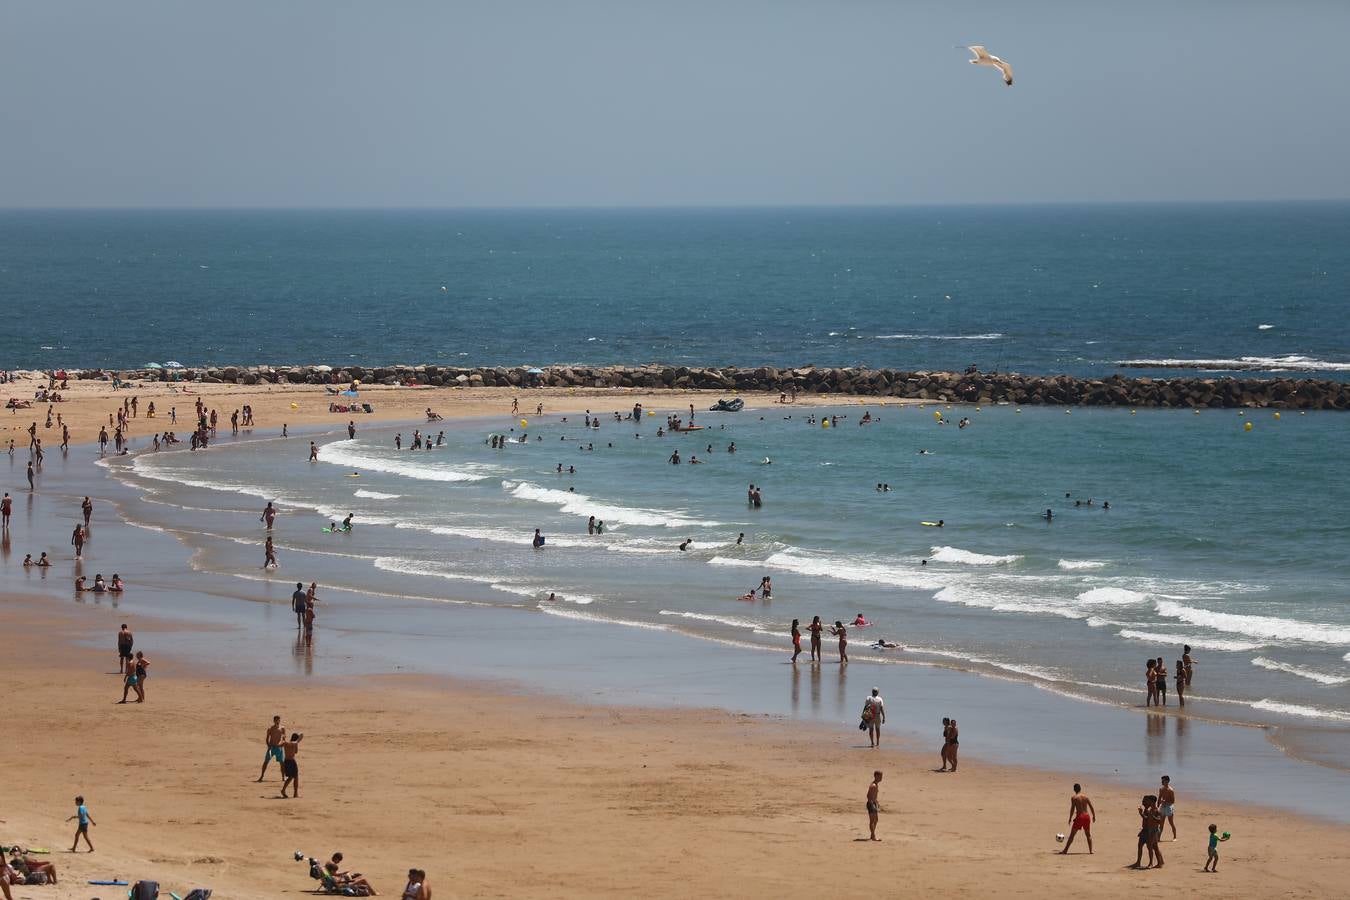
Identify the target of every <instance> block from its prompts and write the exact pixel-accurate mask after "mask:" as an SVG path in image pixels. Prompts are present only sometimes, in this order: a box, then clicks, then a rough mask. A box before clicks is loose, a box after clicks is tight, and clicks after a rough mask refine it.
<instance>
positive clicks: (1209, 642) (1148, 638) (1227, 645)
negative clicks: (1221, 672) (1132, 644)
mask: <svg viewBox="0 0 1350 900" xmlns="http://www.w3.org/2000/svg"><path fill="white" fill-rule="evenodd" d="M1089 624H1091V623H1089ZM1117 633H1118V634H1119V635H1120V636H1121V637H1123V638H1127V639H1128V640H1132V641H1142V642H1144V643H1146V644H1168V645H1172V644H1189V645H1190V646H1192V647H1195V648H1196V649H1198V650H1215V651H1219V652H1222V653H1242V652H1244V651H1247V650H1256V649H1259V648H1261V647H1264V646H1265V645H1264V644H1260V643H1257V642H1255V641H1225V640H1223V639H1222V638H1198V637H1192V636H1190V635H1187V634H1163V633H1160V632H1157V631H1138V630H1136V629H1133V628H1122V629H1121V630H1120V631H1119V632H1117Z"/></svg>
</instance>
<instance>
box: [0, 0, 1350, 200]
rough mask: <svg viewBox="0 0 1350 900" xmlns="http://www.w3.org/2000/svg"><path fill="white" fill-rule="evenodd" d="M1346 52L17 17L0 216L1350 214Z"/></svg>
mask: <svg viewBox="0 0 1350 900" xmlns="http://www.w3.org/2000/svg"><path fill="white" fill-rule="evenodd" d="M1347 34H1350V2H1346V0H1283V2H1275V0H1269V2H1262V3H1257V2H1247V0H1109V2H1099V0H1061V2H1037V0H965V2H960V0H945V2H941V3H939V2H923V3H920V2H904V0H711V2H704V0H663V2H654V0H479V2H472V3H470V2H457V0H440V2H420V0H368V2H361V3H356V2H341V0H266V2H253V0H229V2H211V3H200V2H183V0H160V2H148V0H116V2H110V0H89V2H67V0H31V2H30V0H0V129H3V131H2V132H0V206H477V205H507V206H516V205H525V206H559V205H562V206H574V205H581V206H614V205H675V204H688V205H740V204H854V203H867V204H892V203H898V204H906V203H972V202H975V203H978V202H1025V201H1030V202H1059V201H1078V200H1132V199H1175V200H1191V199H1200V200H1238V199H1274V198H1316V197H1337V198H1346V197H1350V174H1348V173H1350V112H1348V110H1350V71H1347V68H1346V65H1345V60H1344V55H1343V54H1342V53H1341V52H1339V51H1338V50H1337V47H1338V46H1339V44H1340V42H1341V41H1343V40H1344V38H1345V36H1346V35H1347ZM971 43H983V44H986V45H987V46H988V47H989V49H990V51H991V52H993V53H995V54H998V55H1001V56H1003V57H1004V58H1005V59H1007V60H1008V61H1009V62H1011V63H1012V65H1013V66H1014V68H1015V70H1016V76H1017V84H1016V85H1014V86H1013V87H1011V88H1008V87H1004V85H1003V84H1002V83H1001V82H1000V80H999V77H998V75H997V73H995V72H994V71H992V70H990V69H985V68H976V67H974V66H970V65H967V64H966V62H965V59H966V58H967V54H966V53H965V51H963V50H958V49H954V46H953V45H956V44H971Z"/></svg>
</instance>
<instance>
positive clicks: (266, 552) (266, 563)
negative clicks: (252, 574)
mask: <svg viewBox="0 0 1350 900" xmlns="http://www.w3.org/2000/svg"><path fill="white" fill-rule="evenodd" d="M262 567H263V568H264V569H266V568H269V567H270V568H273V569H276V568H279V567H280V564H279V563H278V562H277V550H276V547H274V546H272V536H271V535H270V534H269V535H268V536H267V543H265V544H263V566H262Z"/></svg>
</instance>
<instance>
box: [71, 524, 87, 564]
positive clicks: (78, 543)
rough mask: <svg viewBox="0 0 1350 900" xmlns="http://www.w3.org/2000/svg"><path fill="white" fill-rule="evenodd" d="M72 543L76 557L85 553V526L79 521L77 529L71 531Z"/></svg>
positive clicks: (76, 525)
mask: <svg viewBox="0 0 1350 900" xmlns="http://www.w3.org/2000/svg"><path fill="white" fill-rule="evenodd" d="M70 543H71V546H73V547H74V548H75V558H76V559H79V558H80V557H81V556H83V555H84V526H82V525H80V523H79V522H76V523H75V530H74V531H73V532H71V535H70Z"/></svg>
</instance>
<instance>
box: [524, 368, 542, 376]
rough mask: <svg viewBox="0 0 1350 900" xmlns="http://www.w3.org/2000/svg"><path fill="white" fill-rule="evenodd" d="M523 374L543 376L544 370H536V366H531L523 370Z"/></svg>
mask: <svg viewBox="0 0 1350 900" xmlns="http://www.w3.org/2000/svg"><path fill="white" fill-rule="evenodd" d="M525 374H526V375H543V374H544V370H543V369H540V368H538V367H537V366H531V367H530V368H528V369H526V370H525Z"/></svg>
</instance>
